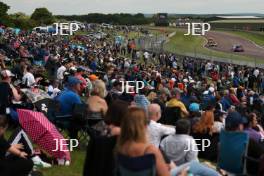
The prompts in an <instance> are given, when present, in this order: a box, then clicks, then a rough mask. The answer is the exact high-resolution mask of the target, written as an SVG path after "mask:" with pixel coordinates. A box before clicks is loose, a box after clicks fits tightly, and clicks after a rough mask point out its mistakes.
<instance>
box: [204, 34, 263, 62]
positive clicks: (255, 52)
mask: <svg viewBox="0 0 264 176" xmlns="http://www.w3.org/2000/svg"><path fill="white" fill-rule="evenodd" d="M205 37H206V38H207V39H208V38H213V39H214V41H216V42H217V44H218V46H217V47H208V48H210V49H213V50H217V51H222V52H226V53H235V54H240V55H244V56H250V57H256V58H262V59H264V48H263V47H260V46H258V45H256V44H255V43H253V42H251V41H249V40H246V39H243V38H240V37H239V36H236V35H233V34H230V33H227V32H216V31H210V32H207V33H206V35H205ZM234 44H241V45H242V46H243V47H244V50H245V51H244V52H233V51H232V46H233V45H234Z"/></svg>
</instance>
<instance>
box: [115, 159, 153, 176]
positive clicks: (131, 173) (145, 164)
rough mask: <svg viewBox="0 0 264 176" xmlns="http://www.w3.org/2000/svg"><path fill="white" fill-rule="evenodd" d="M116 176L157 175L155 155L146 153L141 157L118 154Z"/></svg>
mask: <svg viewBox="0 0 264 176" xmlns="http://www.w3.org/2000/svg"><path fill="white" fill-rule="evenodd" d="M115 175H116V176H155V175H156V167H155V156H154V155H153V154H146V155H144V156H140V157H128V156H124V155H122V154H118V155H117V167H116V174H115Z"/></svg>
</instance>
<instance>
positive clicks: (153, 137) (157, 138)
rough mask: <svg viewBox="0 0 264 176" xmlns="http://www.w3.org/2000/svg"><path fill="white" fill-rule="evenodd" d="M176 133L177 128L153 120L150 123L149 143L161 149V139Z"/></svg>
mask: <svg viewBox="0 0 264 176" xmlns="http://www.w3.org/2000/svg"><path fill="white" fill-rule="evenodd" d="M174 133H175V128H173V127H168V126H165V125H162V124H160V123H157V122H155V121H153V120H151V121H150V123H149V125H148V139H149V142H150V143H151V144H153V145H155V146H156V147H159V144H160V142H161V138H162V137H163V136H165V135H170V134H174Z"/></svg>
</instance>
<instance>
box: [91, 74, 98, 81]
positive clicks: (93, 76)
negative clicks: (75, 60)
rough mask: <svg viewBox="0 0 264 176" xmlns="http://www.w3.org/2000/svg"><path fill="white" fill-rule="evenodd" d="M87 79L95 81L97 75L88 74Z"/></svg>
mask: <svg viewBox="0 0 264 176" xmlns="http://www.w3.org/2000/svg"><path fill="white" fill-rule="evenodd" d="M89 79H90V80H91V81H95V80H97V79H98V76H96V75H95V74H91V75H90V76H89Z"/></svg>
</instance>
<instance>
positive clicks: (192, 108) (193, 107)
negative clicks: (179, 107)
mask: <svg viewBox="0 0 264 176" xmlns="http://www.w3.org/2000/svg"><path fill="white" fill-rule="evenodd" d="M189 110H190V111H191V112H198V111H199V110H200V105H199V104H198V103H191V104H190V106H189Z"/></svg>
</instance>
